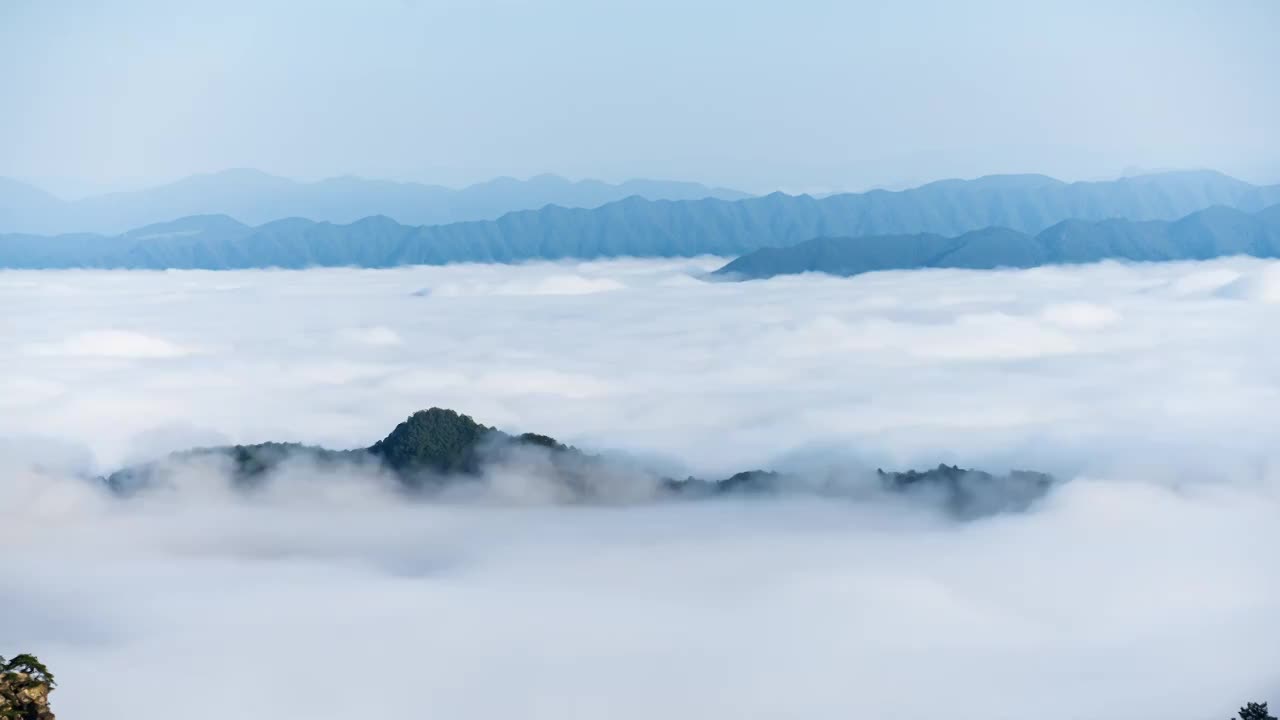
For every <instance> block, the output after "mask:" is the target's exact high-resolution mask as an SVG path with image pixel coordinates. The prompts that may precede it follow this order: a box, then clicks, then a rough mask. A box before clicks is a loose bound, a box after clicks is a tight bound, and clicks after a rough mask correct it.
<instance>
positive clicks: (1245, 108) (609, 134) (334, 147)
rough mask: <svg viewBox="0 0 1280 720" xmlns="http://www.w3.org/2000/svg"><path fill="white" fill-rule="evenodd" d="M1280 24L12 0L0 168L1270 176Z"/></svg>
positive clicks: (1178, 14) (1228, 10) (1217, 16)
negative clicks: (1193, 171)
mask: <svg viewBox="0 0 1280 720" xmlns="http://www.w3.org/2000/svg"><path fill="white" fill-rule="evenodd" d="M1277 37H1280V0H1217V1H1214V2H1209V1H1205V2H1184V1H1180V0H1164V1H1161V2H1157V1H1154V0H1131V1H1126V0H1108V1H1097V0H1073V1H1072V2H1060V1H1058V0H1049V1H1046V2H1027V1H1021V2H1015V1H1013V0H969V1H967V2H938V1H934V2H928V1H916V0H912V1H906V2H864V1H858V0H847V1H846V2H829V1H824V0H789V1H788V2H775V3H756V2H747V1H745V0H738V1H737V2H729V1H721V0H708V1H703V2H696V1H692V0H686V1H685V2H676V1H672V0H643V1H636V2H631V1H625V2H622V1H620V2H587V1H585V0H558V1H550V0H548V1H545V2H537V3H534V2H517V1H516V0H467V1H465V2H462V1H454V0H444V1H433V0H422V1H412V0H365V1H363V2H341V3H340V2H306V3H303V2H283V1H281V0H253V1H248V0H218V1H217V2H171V1H166V2H162V1H160V0H137V1H135V2H124V1H121V2H111V3H107V2H88V1H85V2H76V1H72V0H67V1H63V2H41V1H38V0H0V97H2V98H3V102H4V105H5V111H4V112H0V137H3V138H4V141H3V142H0V175H6V176H12V177H19V178H23V179H27V180H34V181H38V182H41V183H43V184H45V185H48V186H50V187H51V188H53V189H57V190H61V191H67V192H70V191H72V190H74V189H76V188H77V187H80V186H81V185H84V186H86V187H89V186H111V187H116V186H133V185H138V184H143V183H150V182H157V181H164V180H169V179H173V178H176V177H179V176H182V175H186V174H190V173H193V172H204V171H212V170H218V169H223V168H228V167H257V168H261V169H263V170H267V171H269V172H275V173H279V174H283V175H289V176H293V177H300V178H318V177H322V176H330V175H337V174H345V173H355V174H360V175H366V176H374V177H389V178H396V179H414V180H423V181H430V182H440V183H445V184H462V183H466V182H472V181H476V180H481V179H485V178H488V177H491V176H494V175H499V174H505V175H516V176H527V175H531V174H536V173H540V172H556V173H560V174H564V175H568V176H570V177H599V178H603V179H607V180H620V179H624V178H628V177H636V176H647V177H668V178H680V179H692V180H701V181H705V182H709V183H715V184H722V185H729V186H736V187H741V188H745V189H748V190H768V189H773V188H785V189H789V190H815V191H820V190H828V189H862V188H865V187H868V186H874V185H880V184H884V185H891V186H892V185H902V184H908V183H915V182H920V181H925V180H929V179H934V178H939V177H947V176H962V177H971V176H976V175H982V174H987V173H994V172H1044V173H1048V174H1051V175H1056V176H1059V177H1064V178H1067V179H1077V178H1091V177H1104V176H1115V175H1117V174H1120V173H1121V172H1123V171H1124V170H1125V169H1126V168H1130V167H1141V168H1166V167H1213V168H1217V169H1221V170H1223V171H1226V172H1229V173H1231V174H1234V175H1237V176H1240V177H1243V178H1246V179H1251V180H1257V181H1268V182H1277V181H1280V141H1277V139H1276V138H1277V133H1276V131H1275V128H1276V127H1277V126H1280V70H1278V69H1277V68H1280V42H1277V40H1276V38H1277ZM81 181H83V182H81Z"/></svg>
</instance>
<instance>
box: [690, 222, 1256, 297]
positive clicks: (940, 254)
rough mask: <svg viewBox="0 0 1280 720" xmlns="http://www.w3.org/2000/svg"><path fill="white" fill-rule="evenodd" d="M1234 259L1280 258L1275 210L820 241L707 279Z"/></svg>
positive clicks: (758, 255)
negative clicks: (1023, 229)
mask: <svg viewBox="0 0 1280 720" xmlns="http://www.w3.org/2000/svg"><path fill="white" fill-rule="evenodd" d="M1232 255H1250V256H1253V257H1260V258H1274V257H1280V205H1275V206H1272V207H1270V208H1267V209H1266V210H1263V211H1261V212H1257V213H1253V214H1249V213H1245V212H1242V211H1240V210H1233V209H1230V208H1225V207H1213V208H1209V209H1207V210H1202V211H1200V212H1196V213H1192V214H1191V215H1188V216H1186V217H1184V218H1182V219H1181V220H1177V221H1174V222H1161V221H1154V220H1150V221H1145V222H1135V221H1132V220H1104V221H1101V222H1085V221H1082V220H1067V221H1065V222H1061V223H1058V224H1057V225H1054V226H1053V227H1050V228H1049V229H1047V230H1044V231H1043V232H1040V233H1038V234H1036V235H1028V234H1026V233H1022V232H1018V231H1017V230H1010V229H1008V228H986V229H983V230H976V231H973V232H968V233H965V234H963V235H959V236H956V237H943V236H941V235H933V234H915V235H878V236H873V237H860V238H853V237H824V238H817V239H814V240H808V241H806V242H802V243H800V244H798V245H792V246H791V247H785V248H765V249H761V250H756V251H755V252H751V253H748V254H746V255H743V256H742V257H740V258H738V259H736V260H734V261H733V262H730V263H729V264H727V265H725V266H724V267H722V268H720V269H719V270H716V271H715V272H714V273H713V275H715V276H718V277H721V278H724V279H729V280H755V279H762V278H770V277H774V276H776V275H791V274H796V273H805V272H821V273H827V274H829V275H843V276H848V275H857V274H859V273H865V272H872V271H875V270H912V269H919V268H968V269H975V270H988V269H994V268H1002V267H1004V268H1029V267H1037V266H1040V265H1061V264H1075V263H1088V262H1097V261H1100V260H1126V261H1134V262H1157V261H1170V260H1207V259H1209V258H1216V257H1227V256H1232Z"/></svg>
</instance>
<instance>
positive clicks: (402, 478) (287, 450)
mask: <svg viewBox="0 0 1280 720" xmlns="http://www.w3.org/2000/svg"><path fill="white" fill-rule="evenodd" d="M290 463H294V464H295V467H300V468H302V469H304V470H305V471H307V472H317V471H325V470H342V469H348V470H351V469H363V470H368V471H372V472H376V473H386V474H388V475H390V476H391V477H392V478H394V479H395V480H396V481H397V482H398V484H399V487H400V488H401V489H403V490H404V491H406V492H412V493H428V494H431V493H439V492H443V491H449V490H457V489H465V488H468V487H477V483H478V481H481V480H483V479H484V477H485V476H486V473H488V472H490V471H498V472H500V473H502V472H510V473H515V474H524V475H528V476H531V477H536V478H538V479H539V482H541V483H542V487H544V488H550V489H551V490H552V491H553V492H552V493H551V495H552V496H553V497H555V498H558V499H561V500H564V501H567V502H594V501H617V500H620V499H625V500H637V499H657V498H662V497H667V498H708V497H716V496H726V495H762V494H777V493H784V492H790V491H795V490H806V491H811V492H814V493H818V494H829V495H846V494H849V492H850V490H851V489H853V490H856V491H859V492H863V493H865V492H867V491H873V492H878V491H888V492H891V493H894V494H897V495H921V496H926V497H928V498H929V499H931V500H934V501H937V502H938V503H939V504H940V505H941V506H942V507H945V508H946V509H947V510H949V511H951V512H952V513H954V514H955V515H957V516H959V517H977V516H982V515H988V514H992V513H996V512H1002V511H1008V510H1022V509H1025V508H1026V507H1027V506H1029V505H1030V504H1031V503H1032V502H1034V501H1035V500H1036V499H1038V498H1039V497H1041V496H1043V495H1044V494H1045V493H1047V492H1048V491H1049V490H1050V489H1051V488H1052V486H1053V485H1054V480H1053V478H1051V477H1050V476H1048V475H1045V474H1042V473H1034V472H1025V471H1014V472H1012V473H1009V474H1006V475H994V474H991V473H986V472H981V471H977V470H964V469H961V468H959V467H956V466H948V465H939V466H938V467H937V468H934V469H931V470H926V471H923V472H919V471H914V470H912V471H908V472H904V473H886V472H884V471H877V475H876V477H875V478H869V479H871V480H872V482H871V483H869V484H866V485H864V486H859V487H852V486H850V485H849V484H848V482H847V477H846V478H833V479H831V481H828V482H824V483H818V484H816V485H815V484H813V483H812V482H810V481H809V479H807V478H802V477H800V476H793V475H788V474H785V473H780V472H773V471H766V470H749V471H745V472H740V473H737V474H735V475H732V476H730V477H728V478H725V479H721V480H703V479H699V478H694V477H688V478H683V479H676V478H670V477H664V476H661V475H658V474H655V473H652V472H649V471H647V470H645V469H644V468H641V467H637V466H635V465H633V464H630V463H628V462H626V461H620V460H615V459H606V458H602V457H599V456H595V455H589V454H587V453H584V452H582V451H580V450H578V449H576V448H573V447H570V446H567V445H564V444H562V443H560V442H557V441H556V440H555V439H554V438H551V437H548V436H546V435H539V434H536V433H524V434H521V435H510V434H507V433H505V432H502V431H501V430H497V429H495V428H492V427H488V426H485V425H482V424H480V423H478V422H476V421H475V420H473V419H472V418H471V417H470V416H467V415H463V414H460V413H457V412H455V411H453V410H446V409H442V408H431V409H429V410H421V411H419V412H416V413H414V414H412V415H410V416H409V417H408V418H406V419H405V420H404V421H403V422H401V423H400V424H398V425H397V426H396V427H395V428H394V429H393V430H392V431H391V433H390V434H388V435H387V436H386V437H385V438H383V439H381V440H379V441H377V442H376V443H374V444H373V445H372V446H370V447H368V448H365V449H359V450H326V449H324V448H318V447H313V446H308V445H301V444H296V443H262V444H258V445H235V446H228V447H218V448H201V449H196V450H189V451H186V452H182V453H176V454H173V455H171V456H169V457H167V458H165V459H163V460H159V461H156V462H152V463H148V464H145V465H138V466H133V467H129V468H125V469H123V470H120V471H118V472H116V473H113V474H111V475H110V476H108V477H106V478H104V479H103V480H104V482H105V483H106V484H107V486H108V487H110V488H111V489H112V490H113V491H114V492H116V493H119V494H121V495H131V494H134V493H137V492H142V491H145V490H147V489H149V488H152V487H156V486H164V485H166V484H168V483H170V482H171V481H172V480H173V479H174V478H175V476H176V474H178V473H182V472H189V471H191V469H192V467H193V466H201V467H208V468H210V469H212V470H214V471H217V472H220V473H224V474H226V475H227V476H229V477H230V478H231V481H232V484H233V485H234V486H235V487H238V488H240V489H242V490H253V489H255V488H258V487H261V486H262V485H263V483H265V482H267V481H269V478H270V475H271V473H272V472H275V471H278V470H285V469H287V468H288V467H289V465H290ZM877 478H878V481H877Z"/></svg>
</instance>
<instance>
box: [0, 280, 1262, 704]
mask: <svg viewBox="0 0 1280 720" xmlns="http://www.w3.org/2000/svg"><path fill="white" fill-rule="evenodd" d="M719 263H720V261H718V260H716V259H714V258H705V259H696V260H682V261H613V262H598V263H561V264H551V263H543V264H529V265H519V266H492V265H471V266H451V267H444V268H426V267H421V268H403V269H393V270H309V271H305V272H286V271H254V272H139V273H134V272H3V273H0V307H2V308H4V311H3V313H2V314H0V333H2V337H3V343H0V368H3V372H2V373H0V533H3V535H2V537H3V544H2V545H0V654H6V655H8V654H13V653H16V652H21V651H30V652H35V653H37V654H39V655H40V656H41V658H42V659H44V660H46V661H47V662H48V663H49V664H50V666H51V667H53V669H54V670H55V672H56V673H57V675H58V679H59V682H60V688H59V689H58V691H57V692H56V694H55V695H54V701H55V706H54V707H55V710H57V711H58V713H59V716H60V717H67V718H76V717H85V718H94V719H95V720H125V719H128V720H169V719H171V718H175V717H181V718H185V719H190V720H202V719H205V718H208V719H210V720H212V719H213V718H219V719H220V718H224V717H227V715H228V713H233V714H234V715H235V716H236V717H241V718H249V719H256V718H262V719H264V720H265V719H268V718H270V719H271V720H278V719H279V718H295V717H297V718H302V717H306V718H314V719H316V720H328V719H329V718H333V719H334V720H337V719H338V718H350V717H386V718H416V717H432V718H480V719H484V718H495V719H496V718H504V719H505V718H516V717H518V718H557V719H561V718H601V717H610V718H620V719H622V720H630V719H633V718H634V719H636V720H640V719H644V720H649V719H650V718H655V717H662V718H699V719H703V718H722V717H723V718H728V717H752V718H793V717H805V718H817V719H825V718H832V719H835V718H842V719H843V718H851V717H854V718H902V719H904V720H906V719H911V718H921V717H934V716H939V715H941V716H944V717H947V718H952V719H954V720H968V719H973V720H979V719H981V720H991V719H993V718H1010V719H1013V718H1019V719H1020V718H1025V717H1030V716H1034V717H1037V718H1043V719H1044V720H1079V719H1082V718H1113V717H1114V718H1121V717H1125V718H1132V717H1162V718H1188V720H1190V719H1193V718H1220V717H1225V716H1226V715H1227V714H1229V713H1230V712H1231V711H1232V710H1233V709H1234V708H1235V707H1236V706H1238V705H1240V704H1241V703H1243V702H1244V701H1245V700H1248V699H1268V698H1269V699H1272V700H1273V701H1280V644H1278V643H1276V642H1275V638H1277V637H1280V572H1277V571H1276V569H1277V563H1276V560H1275V552H1274V549H1275V548H1276V547H1280V522H1278V521H1280V464H1278V463H1280V444H1278V443H1277V437H1278V431H1277V428H1280V363H1277V362H1276V360H1275V358H1276V357H1277V353H1278V352H1280V339H1278V338H1280V333H1277V332H1276V331H1275V329H1276V328H1277V327H1280V264H1277V263H1267V262H1263V261H1256V260H1243V259H1230V260H1223V261H1215V262H1209V263H1182V264H1161V265H1122V264H1112V263H1104V264H1100V265H1090V266H1081V267H1070V268H1041V269H1035V270H1028V271H999V272H970V271H951V270H946V271H918V272H890V273H875V274H870V275H865V276H861V277H857V278H847V279H840V278H830V277H825V276H798V277H786V278H776V279H773V280H768V281H759V282H749V283H709V282H704V281H702V280H700V279H698V276H699V274H700V273H701V272H703V271H705V270H707V269H710V268H713V267H716V266H717V265H718V264H719ZM433 405H434V406H441V407H449V408H453V409H456V410H459V411H461V412H465V413H467V414H470V415H472V416H473V417H475V418H476V419H477V420H478V421H480V422H483V423H486V424H490V425H496V426H498V427H499V428H501V429H503V430H507V431H510V432H526V431H531V432H540V433H545V434H549V435H552V436H554V437H556V438H557V439H559V440H561V441H563V442H569V443H571V444H574V445H577V446H579V447H581V448H583V449H585V450H589V451H591V452H599V453H612V454H618V455H624V456H626V457H628V458H630V459H632V460H635V461H636V462H639V463H644V464H648V465H650V466H652V467H654V468H659V469H661V470H663V471H664V472H671V473H684V472H690V473H696V474H699V475H704V476H712V477H716V476H724V475H727V474H729V473H732V472H735V471H738V470H745V469H751V468H757V467H766V468H776V469H784V470H793V471H797V472H801V473H804V472H814V473H818V472H830V471H831V469H832V468H862V469H868V468H875V467H885V468H887V469H906V468H909V467H924V466H932V465H936V464H938V463H941V462H946V463H958V464H960V465H963V466H966V467H980V468H984V469H988V470H993V471H999V470H1006V469H1009V468H1026V469H1033V470H1043V471H1049V472H1053V473H1054V474H1056V475H1058V476H1059V477H1062V478H1069V479H1070V481H1069V482H1068V483H1066V484H1065V485H1064V486H1063V487H1062V488H1060V489H1059V490H1057V491H1055V492H1054V493H1053V494H1051V495H1050V496H1049V497H1048V498H1046V499H1045V501H1043V502H1042V503H1040V504H1038V505H1037V506H1036V507H1034V508H1033V509H1032V510H1031V511H1029V512H1026V513H1018V514H1008V515H1001V516H997V517H993V518H987V519H982V520H976V521H971V522H964V523H960V522H955V521H953V520H950V519H948V518H946V517H944V516H942V515H940V514H938V513H936V512H932V511H931V510H930V509H928V508H924V507H921V508H915V507H912V506H911V505H909V504H903V503H882V502H853V501H848V500H841V499H832V498H821V497H812V496H806V495H804V494H803V493H798V494H795V495H786V496H782V497H775V498H768V499H755V500H746V499H736V500H724V501H708V502H687V503H657V504H647V503H641V504H624V505H613V506H607V507H589V506H564V505H559V504H556V503H555V502H553V501H550V500H548V501H545V502H527V501H525V502H508V500H509V499H510V498H509V497H506V496H500V497H497V498H496V499H494V500H493V501H491V502H452V503H450V502H444V503H407V502H405V501H404V499H403V498H401V497H399V496H397V495H396V494H395V493H393V492H391V491H390V490H389V485H390V483H389V482H388V481H387V479H386V478H385V477H382V476H380V475H378V474H377V473H376V472H374V471H373V470H369V471H367V472H357V471H354V470H353V471H350V472H340V473H321V472H316V471H314V470H309V469H308V468H305V467H292V468H289V469H288V470H287V471H286V472H284V473H283V474H282V476H281V477H279V478H277V479H276V480H277V482H276V483H274V484H273V486H272V488H271V489H270V491H269V492H265V493H262V494H261V495H259V496H256V497H253V498H245V497H243V496H239V495H237V494H236V493H234V492H232V491H230V490H229V489H228V488H227V485H226V481H225V478H222V477H219V476H218V474H217V473H216V472H205V473H200V472H193V473H191V474H190V476H189V477H185V478H183V480H182V482H180V483H178V485H177V486H176V487H175V488H172V489H171V491H170V492H167V493H163V494H157V495H155V496H148V497H143V498H139V499H135V500H132V501H129V502H124V501H120V500H118V499H115V498H112V497H109V496H107V495H105V494H104V493H102V492H101V491H100V490H99V489H98V488H97V487H96V486H94V485H93V484H92V483H91V482H88V481H86V480H85V479H84V478H85V477H86V476H91V475H93V474H95V473H101V472H108V471H111V470H113V469H116V468H118V467H120V466H121V465H122V464H125V463H130V462H138V461H145V460H149V459H154V458H156V457H159V456H161V455H163V454H165V453H167V452H170V451H173V450H179V449H184V448H187V447H191V446H194V445H211V444H219V443H228V442H242V443H244V442H259V441H265V440H281V441H299V442H305V443H314V444H322V445H326V446H329V447H335V448H349V447H363V446H367V445H369V444H371V443H372V442H374V441H376V440H377V439H379V438H381V437H382V436H383V435H385V434H386V433H387V432H388V431H389V430H390V429H391V428H392V427H393V426H394V425H395V424H396V423H397V422H399V421H400V420H403V419H404V417H405V416H407V415H408V414H409V413H411V412H413V411H414V410H418V409H422V408H425V407H430V406H433ZM525 500H527V498H525Z"/></svg>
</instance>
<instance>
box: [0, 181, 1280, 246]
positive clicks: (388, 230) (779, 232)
mask: <svg viewBox="0 0 1280 720" xmlns="http://www.w3.org/2000/svg"><path fill="white" fill-rule="evenodd" d="M1277 202H1280V186H1267V187H1258V186H1254V185H1250V184H1248V183H1244V182H1241V181H1239V180H1235V179H1232V178H1229V177H1227V176H1225V175H1221V174H1218V173H1211V172H1188V173H1169V174H1162V175H1153V176H1143V177H1137V178H1125V179H1121V180H1115V181H1110V182H1090V183H1063V182H1059V181H1057V180H1054V179H1052V178H1048V177H1044V176H1041V175H1016V176H992V177H986V178H980V179H977V180H967V181H966V180H946V181H941V182H937V183H931V184H929V185H925V186H923V187H919V188H915V189H913V190H904V191H900V192H887V191H881V190H877V191H873V192H869V193H862V194H844V195H833V196H830V197H826V198H823V199H816V198H813V197H810V196H807V195H800V196H791V195H785V194H783V193H773V194H770V195H766V196H763V197H755V198H747V199H743V200H737V201H725V200H718V199H701V200H682V201H672V200H645V199H643V198H639V197H634V196H633V197H628V198H625V199H623V200H619V201H617V202H612V203H608V204H606V205H603V206H601V207H598V208H594V209H573V208H564V207H558V206H554V205H553V206H547V207H543V208H541V209H539V210H526V211H520V212H512V213H507V214H506V215H503V216H502V217H501V218H499V219H497V220H493V221H477V222H464V223H451V224H446V225H432V226H409V225H404V224H401V223H398V222H396V221H395V220H393V219H391V218H389V217H385V216H374V217H367V218H363V219H361V220H358V221H356V222H353V223H349V224H345V225H338V224H332V223H327V222H315V221H312V220H305V219H301V218H291V219H285V220H277V221H273V222H270V223H266V224H263V225H259V226H256V227H250V226H246V225H244V224H242V223H239V222H236V221H234V220H231V219H229V218H226V217H216V216H202V217H191V218H185V219H182V220H180V221H176V222H177V223H178V224H177V225H175V224H174V223H163V224H160V225H152V226H148V227H144V228H140V229H138V230H134V231H131V232H129V233H126V234H124V235H118V236H113V237H103V236H88V235H83V234H78V235H66V236H57V237H45V236H34V235H7V236H0V267H10V268H21V267H26V268H59V267H104V268H106V267H116V268H150V269H160V268H206V269H215V270H216V269H234V268H255V267H285V268H302V267H310V266H345V265H349V266H360V267H389V266H395V265H411V264H443V263H450V262H514V261H521V260H530V259H559V258H601V257H619V256H640V257H678V256H693V255H701V254H714V255H729V256H734V255H742V254H744V253H748V252H751V251H753V250H757V249H760V248H768V247H783V246H788V245H794V244H796V243H799V242H802V241H806V240H810V239H812V238H816V237H836V236H847V237H867V236H881V235H915V234H920V233H928V234H935V235H940V236H943V237H952V236H956V235H961V234H963V233H966V232H970V231H974V230H980V229H983V228H991V227H1005V228H1010V229H1012V230H1017V231H1020V232H1024V233H1035V232H1039V231H1041V230H1044V229H1046V228H1048V227H1050V226H1052V225H1055V224H1057V223H1060V222H1063V221H1064V220H1069V219H1076V220H1083V221H1100V220H1106V219H1108V218H1128V219H1130V220H1134V221H1145V220H1173V219H1176V218H1180V217H1182V216H1184V215H1187V214H1189V213H1193V212H1196V211H1198V210H1202V209H1205V208H1207V207H1211V206H1216V205H1222V206H1225V207H1233V208H1238V209H1240V210H1245V211H1257V210H1261V209H1262V208H1264V207H1267V206H1268V205H1270V204H1274V203H1277ZM175 227H177V228H180V231H175V230H174V228H175ZM884 242H887V241H884ZM919 242H929V241H927V240H920V241H919ZM912 257H915V256H912ZM1118 257H1125V256H1124V255H1119V256H1118Z"/></svg>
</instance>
